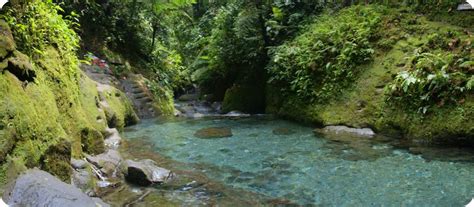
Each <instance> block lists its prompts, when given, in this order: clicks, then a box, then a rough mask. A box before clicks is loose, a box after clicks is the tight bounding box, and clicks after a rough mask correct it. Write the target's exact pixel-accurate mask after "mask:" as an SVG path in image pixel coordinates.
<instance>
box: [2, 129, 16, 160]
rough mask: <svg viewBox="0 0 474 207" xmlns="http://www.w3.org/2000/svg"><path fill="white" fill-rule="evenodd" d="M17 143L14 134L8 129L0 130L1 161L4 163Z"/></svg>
mask: <svg viewBox="0 0 474 207" xmlns="http://www.w3.org/2000/svg"><path fill="white" fill-rule="evenodd" d="M14 145H15V138H14V136H13V134H11V133H8V132H7V131H6V130H0V163H3V162H4V161H5V160H6V158H7V155H8V153H10V152H11V151H12V149H13V147H14Z"/></svg>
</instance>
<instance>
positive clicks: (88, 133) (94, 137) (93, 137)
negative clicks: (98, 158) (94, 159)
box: [81, 128, 105, 155]
mask: <svg viewBox="0 0 474 207" xmlns="http://www.w3.org/2000/svg"><path fill="white" fill-rule="evenodd" d="M81 143H83V146H82V150H83V151H84V152H86V153H88V154H93V155H96V154H100V153H103V152H105V144H104V136H103V135H102V133H100V132H99V131H97V130H96V129H93V128H85V129H83V130H81Z"/></svg>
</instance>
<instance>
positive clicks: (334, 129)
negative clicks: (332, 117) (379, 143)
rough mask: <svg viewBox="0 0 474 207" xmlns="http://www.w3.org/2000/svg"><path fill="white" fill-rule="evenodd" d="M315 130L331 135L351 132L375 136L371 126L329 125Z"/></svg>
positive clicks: (356, 134)
mask: <svg viewBox="0 0 474 207" xmlns="http://www.w3.org/2000/svg"><path fill="white" fill-rule="evenodd" d="M314 131H315V132H317V133H322V134H330V135H334V134H335V135H339V134H341V135H343V134H350V135H354V136H360V137H373V136H375V132H374V131H372V129H370V128H350V127H347V126H327V127H324V128H322V129H315V130H314Z"/></svg>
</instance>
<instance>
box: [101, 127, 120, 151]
mask: <svg viewBox="0 0 474 207" xmlns="http://www.w3.org/2000/svg"><path fill="white" fill-rule="evenodd" d="M105 130H106V132H107V133H108V134H109V135H108V136H107V138H106V139H105V140H104V143H105V146H106V147H108V148H110V149H114V150H116V149H117V148H118V147H119V146H120V143H121V141H122V138H121V137H120V133H119V132H118V130H117V129H116V128H112V129H111V128H107V129H105Z"/></svg>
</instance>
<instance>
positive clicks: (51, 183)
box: [3, 169, 109, 207]
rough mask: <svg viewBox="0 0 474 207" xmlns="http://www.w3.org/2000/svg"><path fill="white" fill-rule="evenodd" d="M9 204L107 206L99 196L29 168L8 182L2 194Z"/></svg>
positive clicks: (80, 206)
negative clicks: (93, 195)
mask: <svg viewBox="0 0 474 207" xmlns="http://www.w3.org/2000/svg"><path fill="white" fill-rule="evenodd" d="M3 200H4V201H5V203H7V204H8V205H9V206H50V207H64V206H67V207H76V206H77V207H89V206H90V207H97V206H99V207H100V206H102V207H108V206H109V205H108V204H106V203H104V202H103V201H102V200H101V199H99V198H91V197H89V196H87V195H86V194H84V193H83V192H81V191H80V190H79V189H77V188H75V187H73V186H72V185H69V184H66V183H64V182H62V181H60V180H59V179H58V178H56V177H54V176H52V175H51V174H49V173H47V172H45V171H41V170H38V169H30V170H27V171H26V172H25V173H23V174H22V175H20V177H19V178H18V179H16V181H14V182H13V183H11V184H10V186H9V188H8V189H7V190H6V191H5V193H4V194H3Z"/></svg>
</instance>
